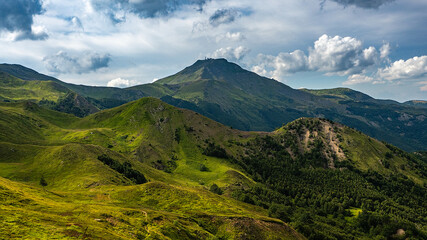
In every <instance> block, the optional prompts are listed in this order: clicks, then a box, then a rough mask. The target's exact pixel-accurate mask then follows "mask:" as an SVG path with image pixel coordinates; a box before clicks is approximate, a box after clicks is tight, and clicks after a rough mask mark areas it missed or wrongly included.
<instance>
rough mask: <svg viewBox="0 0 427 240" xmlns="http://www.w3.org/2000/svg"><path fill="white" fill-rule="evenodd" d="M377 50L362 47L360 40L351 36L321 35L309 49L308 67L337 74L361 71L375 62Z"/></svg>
mask: <svg viewBox="0 0 427 240" xmlns="http://www.w3.org/2000/svg"><path fill="white" fill-rule="evenodd" d="M377 56H378V52H377V51H376V49H375V48H374V47H372V46H371V47H369V48H366V49H364V48H363V45H362V42H361V41H360V40H358V39H356V38H352V37H340V36H335V37H330V36H328V35H326V34H324V35H322V36H321V37H320V38H319V39H318V40H317V41H316V42H315V43H314V48H311V49H310V50H309V56H308V62H309V68H310V69H311V70H315V71H321V72H327V73H332V74H338V75H347V74H356V73H361V72H362V71H363V70H364V69H365V68H366V67H368V66H371V65H373V64H375V62H376V59H377Z"/></svg>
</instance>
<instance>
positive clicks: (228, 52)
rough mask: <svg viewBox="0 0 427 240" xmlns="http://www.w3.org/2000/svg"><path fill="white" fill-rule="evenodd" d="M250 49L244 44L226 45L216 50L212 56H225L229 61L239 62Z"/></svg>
mask: <svg viewBox="0 0 427 240" xmlns="http://www.w3.org/2000/svg"><path fill="white" fill-rule="evenodd" d="M249 52H250V50H249V49H248V48H245V47H243V46H238V47H236V48H234V47H226V48H220V49H217V50H215V52H213V53H212V54H211V55H210V57H212V58H225V59H227V60H229V61H233V62H237V61H240V60H242V59H243V58H244V57H245V56H246V55H247V54H248V53H249Z"/></svg>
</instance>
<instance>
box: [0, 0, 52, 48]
mask: <svg viewBox="0 0 427 240" xmlns="http://www.w3.org/2000/svg"><path fill="white" fill-rule="evenodd" d="M42 13H43V7H42V2H41V1H40V0H2V1H0V31H2V30H3V31H8V32H15V33H16V34H15V37H14V40H16V41H19V40H25V39H30V40H44V39H46V38H47V37H48V35H47V33H46V32H44V31H41V30H42V29H40V28H34V27H33V26H32V25H33V17H34V16H35V15H40V14H42Z"/></svg>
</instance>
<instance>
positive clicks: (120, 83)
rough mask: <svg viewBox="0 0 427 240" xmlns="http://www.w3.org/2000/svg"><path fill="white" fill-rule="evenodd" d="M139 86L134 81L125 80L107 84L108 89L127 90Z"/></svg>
mask: <svg viewBox="0 0 427 240" xmlns="http://www.w3.org/2000/svg"><path fill="white" fill-rule="evenodd" d="M136 84H138V82H136V81H134V80H127V79H123V78H116V79H113V80H111V81H109V82H108V83H107V87H118V88H125V87H130V86H133V85H136Z"/></svg>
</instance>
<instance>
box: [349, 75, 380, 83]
mask: <svg viewBox="0 0 427 240" xmlns="http://www.w3.org/2000/svg"><path fill="white" fill-rule="evenodd" d="M373 81H374V78H373V77H368V76H365V75H363V74H353V75H350V76H349V77H348V78H347V81H345V82H343V84H344V85H354V84H359V83H369V82H373Z"/></svg>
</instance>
